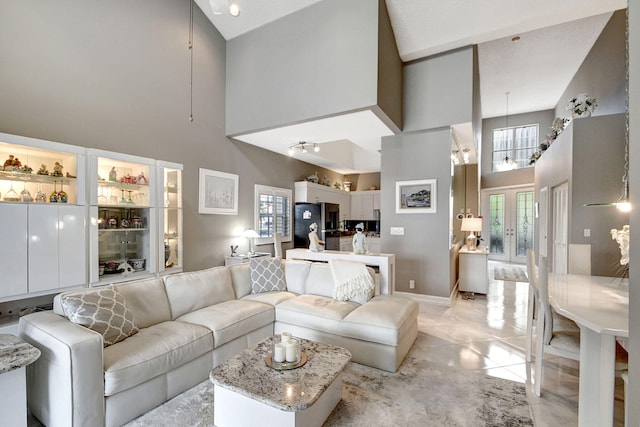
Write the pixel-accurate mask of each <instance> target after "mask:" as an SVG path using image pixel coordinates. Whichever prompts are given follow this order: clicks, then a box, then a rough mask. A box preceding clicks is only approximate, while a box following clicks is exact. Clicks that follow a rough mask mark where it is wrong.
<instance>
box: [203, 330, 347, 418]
mask: <svg viewBox="0 0 640 427" xmlns="http://www.w3.org/2000/svg"><path fill="white" fill-rule="evenodd" d="M273 339H274V337H271V338H266V339H264V340H262V341H260V342H259V343H258V344H256V345H255V346H253V347H251V348H248V349H246V350H244V351H243V352H242V353H240V354H237V355H236V356H234V357H232V358H231V359H229V360H228V361H226V362H225V363H223V364H221V365H218V366H216V367H215V368H214V369H213V370H212V371H211V374H210V375H209V378H210V380H211V382H213V383H214V384H215V385H217V386H220V387H223V388H226V389H228V390H231V391H234V392H236V393H238V394H241V395H243V396H246V397H249V398H251V399H254V400H257V401H258V402H262V403H264V404H266V405H269V406H272V407H274V408H277V409H280V410H282V411H288V412H293V411H302V410H305V409H307V408H308V407H310V406H311V405H313V403H315V401H316V400H318V399H319V398H320V396H321V395H322V393H323V392H324V391H325V390H326V389H327V388H328V387H329V386H330V385H331V383H332V382H333V380H335V379H336V378H337V377H338V376H339V375H340V374H341V373H342V371H343V370H344V368H345V367H346V366H347V364H348V363H349V361H350V360H351V353H349V351H348V350H346V349H344V348H342V347H337V346H334V345H328V344H322V343H318V342H314V341H309V340H305V339H301V338H296V339H298V340H300V343H301V347H302V351H303V352H304V353H305V354H306V355H307V359H308V360H307V363H305V364H304V365H303V366H301V367H300V368H296V369H291V370H288V371H284V370H283V371H279V370H276V369H273V368H271V367H269V366H267V364H266V361H265V358H266V356H267V355H268V354H269V353H270V352H271V343H272V340H273Z"/></svg>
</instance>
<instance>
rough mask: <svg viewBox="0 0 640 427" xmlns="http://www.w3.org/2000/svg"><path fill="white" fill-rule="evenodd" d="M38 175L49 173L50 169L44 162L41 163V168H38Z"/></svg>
mask: <svg viewBox="0 0 640 427" xmlns="http://www.w3.org/2000/svg"><path fill="white" fill-rule="evenodd" d="M37 173H38V175H49V171H48V170H47V165H45V164H44V163H43V164H41V165H40V169H38V172H37Z"/></svg>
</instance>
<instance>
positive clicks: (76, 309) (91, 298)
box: [61, 286, 138, 347]
mask: <svg viewBox="0 0 640 427" xmlns="http://www.w3.org/2000/svg"><path fill="white" fill-rule="evenodd" d="M61 303H62V307H63V308H64V313H65V314H66V315H67V317H68V318H69V320H70V321H72V322H73V323H76V324H78V325H82V326H84V327H86V328H89V329H91V330H92V331H95V332H98V333H99V334H101V335H102V338H103V339H102V341H103V345H104V347H108V346H110V345H112V344H115V343H117V342H120V341H122V340H124V339H126V338H127V337H130V336H131V335H135V334H137V333H138V327H137V326H136V324H135V322H134V320H133V313H132V312H131V311H130V310H129V309H128V308H127V306H126V305H125V303H124V298H123V297H122V295H120V293H119V292H118V291H117V290H116V289H115V288H114V287H113V286H106V287H104V288H102V289H98V290H95V291H88V292H87V291H85V292H77V293H73V294H67V295H63V296H62V297H61Z"/></svg>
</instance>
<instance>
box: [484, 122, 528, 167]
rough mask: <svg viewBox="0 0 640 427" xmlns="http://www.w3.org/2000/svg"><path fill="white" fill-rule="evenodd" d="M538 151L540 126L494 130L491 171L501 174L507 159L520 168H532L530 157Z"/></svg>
mask: <svg viewBox="0 0 640 427" xmlns="http://www.w3.org/2000/svg"><path fill="white" fill-rule="evenodd" d="M537 149H538V125H527V126H515V127H509V128H502V129H494V130H493V159H492V162H491V170H492V171H493V172H499V171H501V169H500V166H499V165H500V164H501V163H502V162H503V161H504V159H505V157H509V159H511V160H513V161H515V162H516V163H517V164H518V168H526V167H531V165H530V164H529V157H530V156H531V153H533V152H534V151H536V150H537Z"/></svg>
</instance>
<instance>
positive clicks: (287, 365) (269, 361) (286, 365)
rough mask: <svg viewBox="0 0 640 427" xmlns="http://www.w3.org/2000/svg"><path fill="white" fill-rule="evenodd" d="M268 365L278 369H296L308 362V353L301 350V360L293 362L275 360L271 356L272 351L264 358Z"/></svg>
mask: <svg viewBox="0 0 640 427" xmlns="http://www.w3.org/2000/svg"><path fill="white" fill-rule="evenodd" d="M264 361H265V363H266V364H267V366H269V367H270V368H273V369H276V370H278V371H288V370H290V369H296V368H299V367H301V366H302V365H304V364H305V363H307V355H306V354H305V352H304V351H301V352H300V361H299V362H297V363H293V362H274V361H273V359H272V358H271V353H269V354H267V357H265V359H264Z"/></svg>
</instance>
